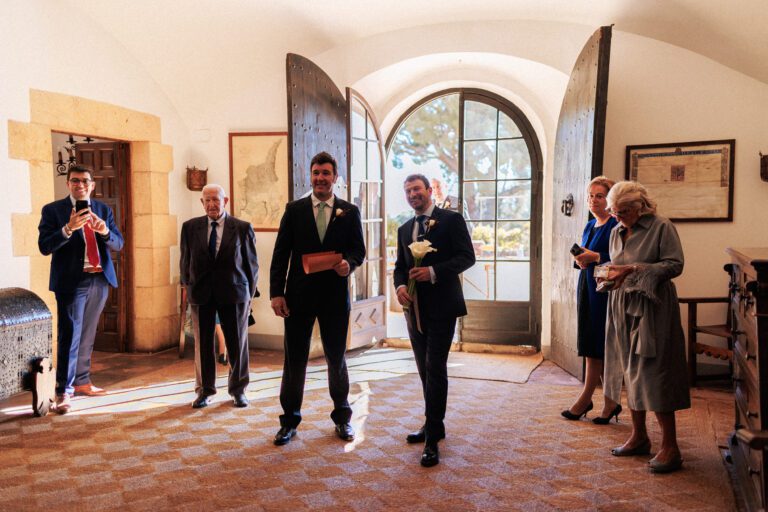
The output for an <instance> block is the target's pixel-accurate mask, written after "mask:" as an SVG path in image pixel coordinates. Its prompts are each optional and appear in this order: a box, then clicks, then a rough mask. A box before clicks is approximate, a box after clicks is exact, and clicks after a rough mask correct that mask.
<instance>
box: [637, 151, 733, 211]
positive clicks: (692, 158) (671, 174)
mask: <svg viewBox="0 0 768 512" xmlns="http://www.w3.org/2000/svg"><path fill="white" fill-rule="evenodd" d="M735 145H736V141H735V140H734V139H729V140H712V141H703V142H675V143H670V144H647V145H642V146H627V160H626V178H627V179H628V180H632V181H637V182H639V183H642V184H643V185H645V187H646V188H647V189H648V192H649V194H650V196H651V197H652V198H653V199H655V200H656V201H657V202H658V211H659V213H660V214H661V215H663V216H665V217H667V218H669V219H670V220H673V221H676V222H730V221H732V220H733V162H734V148H735Z"/></svg>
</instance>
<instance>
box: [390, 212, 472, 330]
mask: <svg viewBox="0 0 768 512" xmlns="http://www.w3.org/2000/svg"><path fill="white" fill-rule="evenodd" d="M430 218H431V219H433V220H435V225H434V226H433V227H432V228H430V229H429V230H428V231H427V233H426V235H425V236H424V239H425V240H429V241H430V242H432V247H434V248H435V249H437V252H431V253H429V254H427V255H426V256H425V257H424V259H423V260H422V262H421V265H422V266H423V267H432V269H433V270H434V271H435V278H436V279H435V284H432V283H430V282H417V283H416V293H417V294H418V297H419V311H420V312H421V313H422V315H424V314H426V315H427V316H429V317H438V318H451V317H452V318H456V317H459V316H464V315H466V314H467V306H466V304H465V303H464V292H463V291H462V288H461V281H460V279H459V274H461V273H462V272H464V271H465V270H467V269H468V268H469V267H471V266H472V265H474V264H475V251H474V249H473V247H472V240H471V239H470V237H469V231H467V223H466V222H464V217H462V216H461V215H459V214H458V213H456V212H452V211H450V210H443V209H442V208H438V207H435V209H434V210H433V211H432V217H430ZM414 222H415V219H413V218H412V219H410V220H409V221H408V222H406V223H405V224H403V225H402V226H400V227H399V228H398V230H397V261H396V262H395V271H394V281H395V288H396V289H397V287H399V286H400V285H407V284H408V271H409V270H410V269H411V268H413V263H414V261H413V255H412V254H411V251H410V249H408V246H409V245H410V244H411V243H412V242H413V224H414ZM422 318H424V316H422Z"/></svg>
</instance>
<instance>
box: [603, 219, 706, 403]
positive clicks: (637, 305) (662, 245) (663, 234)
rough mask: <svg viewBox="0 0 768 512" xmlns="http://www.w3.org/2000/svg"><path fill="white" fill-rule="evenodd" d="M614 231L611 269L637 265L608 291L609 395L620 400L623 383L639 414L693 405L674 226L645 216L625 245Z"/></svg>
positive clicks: (680, 251) (680, 255)
mask: <svg viewBox="0 0 768 512" xmlns="http://www.w3.org/2000/svg"><path fill="white" fill-rule="evenodd" d="M624 231H625V228H623V227H622V226H621V224H619V225H617V226H616V227H615V228H614V229H613V231H612V232H611V239H610V244H609V252H610V256H611V264H612V265H633V264H634V265H637V270H636V271H635V272H633V273H631V274H630V275H629V276H628V277H627V279H626V280H625V281H624V283H623V284H622V286H621V287H620V288H618V289H617V290H614V291H611V292H610V297H609V298H608V316H607V319H606V330H605V362H604V364H605V370H604V387H605V390H604V391H605V395H606V396H608V397H609V398H611V399H612V400H614V401H616V402H619V401H620V399H621V383H622V380H623V381H624V383H625V386H626V389H627V402H628V405H629V408H630V409H633V410H636V411H655V412H671V411H676V410H679V409H687V408H689V407H690V406H691V398H690V392H689V389H688V373H687V367H686V361H685V337H684V335H683V328H682V325H681V323H680V308H679V305H678V301H677V291H676V289H675V285H674V284H673V283H672V278H674V277H677V276H679V275H680V274H681V273H682V272H683V248H682V246H681V244H680V238H679V237H678V235H677V231H676V230H675V227H674V225H673V224H672V222H670V221H669V220H668V219H665V218H664V217H659V216H658V215H643V216H641V217H640V218H639V219H638V220H637V222H636V223H635V225H634V226H632V234H631V235H630V236H629V238H627V240H626V242H624V241H622V233H623V232H624Z"/></svg>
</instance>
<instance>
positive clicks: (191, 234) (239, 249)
mask: <svg viewBox="0 0 768 512" xmlns="http://www.w3.org/2000/svg"><path fill="white" fill-rule="evenodd" d="M180 270H181V272H180V277H181V284H182V285H184V286H186V288H187V300H188V301H189V303H190V304H193V305H201V304H208V303H210V302H211V300H215V301H216V303H218V304H237V303H241V302H248V301H249V300H251V298H252V297H254V296H257V295H258V289H257V288H256V283H257V280H258V277H259V263H258V260H257V258H256V235H254V233H253V228H252V227H251V224H250V223H248V222H245V221H242V220H240V219H237V218H235V217H232V216H231V215H227V216H226V218H225V220H224V227H223V231H222V235H221V245H220V246H219V252H218V254H217V255H216V258H215V259H214V258H211V256H210V254H209V253H208V217H207V216H205V215H204V216H202V217H195V218H194V219H190V220H188V221H186V222H185V223H184V224H183V225H182V226H181V269H180Z"/></svg>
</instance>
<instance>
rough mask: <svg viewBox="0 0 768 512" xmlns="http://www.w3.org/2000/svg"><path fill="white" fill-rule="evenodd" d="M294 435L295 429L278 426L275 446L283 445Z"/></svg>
mask: <svg viewBox="0 0 768 512" xmlns="http://www.w3.org/2000/svg"><path fill="white" fill-rule="evenodd" d="M295 435H296V429H295V428H291V427H280V430H278V431H277V434H275V440H274V441H273V442H274V443H275V446H283V445H284V444H288V443H290V442H291V438H292V437H293V436H295Z"/></svg>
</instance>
